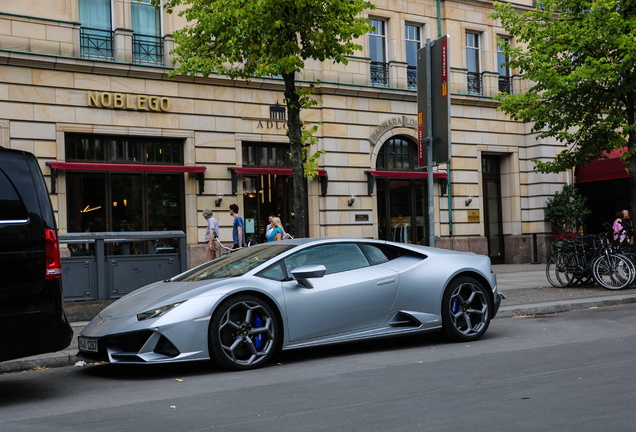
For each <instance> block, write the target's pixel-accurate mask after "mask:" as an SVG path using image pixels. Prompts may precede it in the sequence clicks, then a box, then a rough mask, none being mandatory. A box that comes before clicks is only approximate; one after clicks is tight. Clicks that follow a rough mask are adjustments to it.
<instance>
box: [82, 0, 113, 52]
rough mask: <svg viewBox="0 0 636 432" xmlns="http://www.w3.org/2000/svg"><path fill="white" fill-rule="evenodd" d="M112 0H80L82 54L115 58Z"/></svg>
mask: <svg viewBox="0 0 636 432" xmlns="http://www.w3.org/2000/svg"><path fill="white" fill-rule="evenodd" d="M110 3H111V0H79V3H78V6H79V18H80V24H81V28H80V54H81V56H82V57H84V58H103V59H108V60H113V58H114V57H113V32H112V31H111V30H112V24H111V10H110Z"/></svg>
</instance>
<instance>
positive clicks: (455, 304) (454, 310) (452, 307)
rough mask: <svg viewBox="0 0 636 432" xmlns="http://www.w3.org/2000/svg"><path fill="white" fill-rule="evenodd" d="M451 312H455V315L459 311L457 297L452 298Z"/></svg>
mask: <svg viewBox="0 0 636 432" xmlns="http://www.w3.org/2000/svg"><path fill="white" fill-rule="evenodd" d="M451 312H452V313H453V315H455V314H456V313H457V297H455V298H454V299H453V300H451Z"/></svg>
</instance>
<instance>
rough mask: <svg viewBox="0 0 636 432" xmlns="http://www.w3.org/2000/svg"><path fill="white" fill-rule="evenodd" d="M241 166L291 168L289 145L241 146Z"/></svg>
mask: <svg viewBox="0 0 636 432" xmlns="http://www.w3.org/2000/svg"><path fill="white" fill-rule="evenodd" d="M243 166H245V167H264V168H265V167H267V168H291V158H290V151H289V145H272V144H269V145H258V144H243Z"/></svg>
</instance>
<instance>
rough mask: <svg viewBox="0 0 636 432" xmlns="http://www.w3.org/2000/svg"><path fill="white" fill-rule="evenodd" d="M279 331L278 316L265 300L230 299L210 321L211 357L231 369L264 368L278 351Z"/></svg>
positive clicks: (209, 340)
mask: <svg viewBox="0 0 636 432" xmlns="http://www.w3.org/2000/svg"><path fill="white" fill-rule="evenodd" d="M278 329H279V324H278V320H277V319H276V315H275V314H274V312H273V311H272V309H271V308H270V307H269V306H268V305H267V303H265V302H264V301H263V300H261V299H259V298H258V297H254V296H249V295H242V296H237V297H231V298H229V299H228V300H226V301H224V302H223V303H221V305H220V306H219V307H218V308H217V310H216V311H215V312H214V314H213V315H212V319H211V320H210V330H209V334H208V345H209V349H210V358H212V360H213V361H214V362H215V363H217V364H218V365H219V366H221V367H224V368H226V369H231V370H248V369H255V368H258V367H261V366H263V365H264V364H265V363H267V361H268V360H269V359H271V357H272V356H273V355H274V353H275V352H276V350H277V349H278V341H279V331H278Z"/></svg>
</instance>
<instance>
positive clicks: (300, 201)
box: [283, 72, 307, 238]
mask: <svg viewBox="0 0 636 432" xmlns="http://www.w3.org/2000/svg"><path fill="white" fill-rule="evenodd" d="M283 80H284V81H285V98H286V100H287V128H288V130H287V136H288V137H289V145H290V149H291V164H292V169H293V170H294V176H293V178H294V208H293V212H294V237H297V238H303V237H307V233H306V232H305V227H306V226H307V209H306V208H305V203H306V202H307V189H306V186H305V172H304V169H303V143H302V122H301V121H300V102H299V97H298V93H296V78H295V76H294V73H293V72H292V73H288V74H283Z"/></svg>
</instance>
